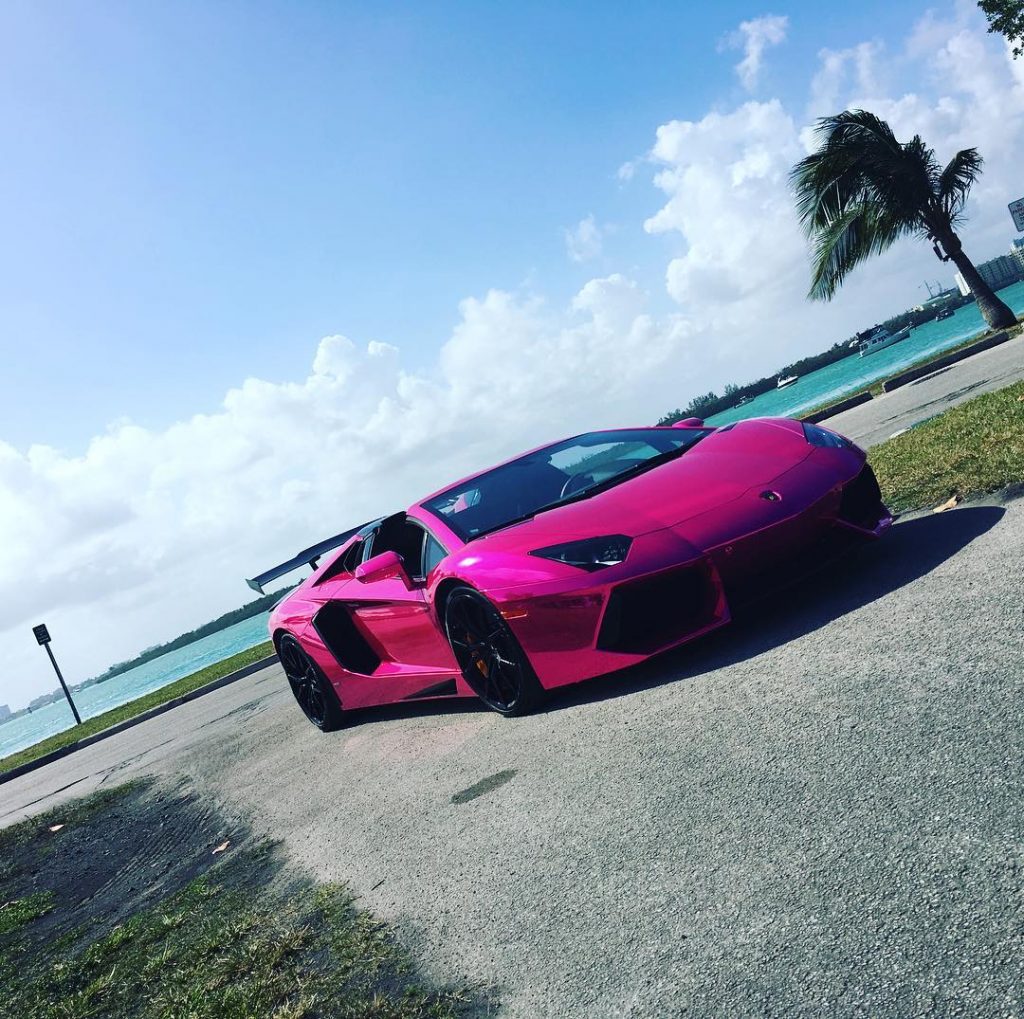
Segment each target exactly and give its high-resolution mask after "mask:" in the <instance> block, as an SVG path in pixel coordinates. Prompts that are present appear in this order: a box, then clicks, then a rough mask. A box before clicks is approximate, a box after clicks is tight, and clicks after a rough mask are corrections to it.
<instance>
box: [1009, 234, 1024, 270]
mask: <svg viewBox="0 0 1024 1019" xmlns="http://www.w3.org/2000/svg"><path fill="white" fill-rule="evenodd" d="M1010 254H1011V255H1012V256H1013V257H1014V258H1015V259H1017V261H1018V262H1019V263H1020V267H1021V270H1022V271H1024V237H1018V238H1017V239H1016V240H1014V241H1013V242H1011V245H1010Z"/></svg>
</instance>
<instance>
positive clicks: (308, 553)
mask: <svg viewBox="0 0 1024 1019" xmlns="http://www.w3.org/2000/svg"><path fill="white" fill-rule="evenodd" d="M382 519H383V518H382ZM378 523H380V520H371V521H369V522H368V523H365V524H360V525H359V526H358V527H353V528H351V529H350V530H348V531H342V532H341V534H336V535H335V536H334V537H333V538H324V540H323V541H319V542H317V543H316V544H315V545H310V546H309V548H304V549H303V550H302V551H301V552H299V553H298V554H296V555H294V556H292V558H291V559H289V560H288V561H287V562H284V563H280V564H279V565H277V566H271V568H270V569H269V570H264V571H263V572H262V573H258V574H257V575H256V576H255V577H253V578H252V579H250V580H246V583H247V584H248V585H249V586H250V587H251V588H252V589H253V590H254V591H258V592H259V593H260V594H266V591H264V590H263V585H264V584H269V583H270V582H271V581H272V580H277V578H278V577H283V576H284V575H285V574H286V573H291V572H292V570H297V569H299V568H300V567H302V566H309V567H311V568H312V569H314V570H315V569H316V564H317V563H318V562H319V561H320V557H321V556H323V555H326V554H327V553H328V552H330V551H332V550H333V549H336V548H338V547H339V546H341V545H344V544H345V542H346V541H348V539H349V538H351V537H352V536H353V535H354V534H358V533H359V532H360V531H363V530H366V529H367V528H369V527H373V526H375V525H376V524H378Z"/></svg>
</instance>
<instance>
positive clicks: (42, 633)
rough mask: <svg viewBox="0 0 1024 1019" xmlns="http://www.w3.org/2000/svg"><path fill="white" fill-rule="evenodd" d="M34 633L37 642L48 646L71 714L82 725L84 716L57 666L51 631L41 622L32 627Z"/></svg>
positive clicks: (47, 650) (51, 660)
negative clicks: (51, 642) (51, 643)
mask: <svg viewBox="0 0 1024 1019" xmlns="http://www.w3.org/2000/svg"><path fill="white" fill-rule="evenodd" d="M32 633H33V634H35V638H36V643H37V644H40V645H42V646H43V647H45V648H46V653H47V654H48V655H49V656H50V662H51V664H52V665H53V671H54V672H56V673H57V678H58V679H59V680H60V688H61V689H62V690H63V691H64V696H65V697H67V699H68V705H69V706H70V707H71V714H73V715H74V716H75V723H76V724H77V725H81V724H82V716H81V715H80V714H79V713H78V708H76V707H75V702H74V701H73V700H72V699H71V691H70V690H69V689H68V685H67V683H65V682H64V677H63V676H62V675H61V674H60V669H59V668H58V666H57V659H56V658H54V657H53V649H52V648H51V647H50V631H49V630H48V629H47V628H46V624H45V623H40V624H39V625H38V626H33V627H32Z"/></svg>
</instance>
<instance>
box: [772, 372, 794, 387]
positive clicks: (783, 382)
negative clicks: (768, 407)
mask: <svg viewBox="0 0 1024 1019" xmlns="http://www.w3.org/2000/svg"><path fill="white" fill-rule="evenodd" d="M798 378H800V376H799V375H787V376H786V377H785V378H782V377H781V376H780V377H779V381H778V382H776V383H775V388H776V389H785V388H786V386H791V385H793V383H794V382H796V380H797V379H798Z"/></svg>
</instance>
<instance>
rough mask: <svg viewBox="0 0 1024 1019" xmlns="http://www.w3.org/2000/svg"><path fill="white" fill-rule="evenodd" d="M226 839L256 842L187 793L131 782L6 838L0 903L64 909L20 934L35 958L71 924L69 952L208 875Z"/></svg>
mask: <svg viewBox="0 0 1024 1019" xmlns="http://www.w3.org/2000/svg"><path fill="white" fill-rule="evenodd" d="M58 826H59V827H58ZM51 828H56V829H57V830H55V831H51V830H50V829H51ZM225 839H229V840H230V842H231V845H232V846H233V847H235V848H236V849H237V848H241V847H242V846H244V845H246V844H248V843H250V842H251V840H252V835H251V832H250V830H249V828H248V827H247V826H245V825H243V824H242V823H241V822H228V821H226V820H225V818H224V817H223V816H222V815H220V814H218V813H216V812H214V811H212V810H211V809H210V808H209V807H208V806H204V805H203V804H202V803H201V802H200V801H199V799H198V798H197V797H196V796H195V795H194V794H193V793H191V792H189V791H188V790H187V789H186V788H184V787H179V788H177V789H174V790H162V789H158V788H155V787H153V786H152V785H151V784H149V783H142V782H137V783H130V784H128V785H123V786H120V787H118V788H116V789H113V790H110V791H109V792H101V793H98V794H96V795H94V796H91V797H89V798H87V799H85V800H81V801H77V802H73V803H70V804H67V805H66V806H62V807H58V808H56V809H54V810H51V811H48V812H47V813H45V814H43V815H41V816H40V817H38V818H35V819H33V820H32V821H30V822H25V823H23V824H21V825H17V826H15V827H13V828H8V829H5V830H4V831H0V898H2V900H3V901H4V902H16V901H21V900H23V899H25V898H28V897H30V896H42V895H46V896H49V897H50V899H51V901H52V902H53V903H54V904H55V906H59V907H60V908H55V909H53V910H51V911H49V912H48V913H47V914H46V915H45V916H43V917H41V918H40V919H38V920H36V922H34V923H33V924H32V925H31V926H30V927H29V928H27V929H26V930H25V931H24V932H23V937H22V939H21V941H22V944H21V950H22V951H23V952H24V953H26V954H27V955H29V956H32V957H34V956H36V955H38V954H39V951H40V950H43V951H45V950H46V947H47V945H48V944H49V942H50V941H52V940H53V939H54V938H55V937H58V936H63V937H65V939H66V940H67V935H68V930H67V928H68V917H69V916H73V917H74V922H73V923H72V924H71V925H70V926H71V929H72V930H74V931H75V937H74V938H71V939H70V940H71V942H72V944H71V945H70V946H69V947H73V946H74V943H76V942H77V941H78V940H79V939H80V938H84V937H86V936H95V935H102V934H103V933H105V932H106V931H109V930H111V929H113V928H114V927H116V926H117V925H118V924H120V923H123V922H124V921H125V920H126V919H127V918H128V917H130V916H132V915H134V914H135V913H137V912H139V911H140V910H144V909H146V908H149V907H150V906H151V905H152V904H153V903H155V902H157V901H159V900H160V899H163V898H166V897H167V896H170V895H172V894H174V893H175V892H178V891H180V890H181V889H182V888H184V887H185V886H186V885H187V884H188V883H189V882H191V881H193V880H194V879H195V878H197V877H199V876H200V875H202V874H204V873H206V871H208V870H209V869H210V868H211V867H212V866H213V865H214V864H216V863H217V862H218V861H217V858H216V857H215V856H213V849H214V848H215V847H216V846H218V845H219V844H221V843H223V842H224V840H225ZM267 866H268V868H269V869H268V873H267V874H265V875H262V877H263V878H264V879H267V878H270V877H272V873H271V872H270V871H272V870H277V869H280V866H281V864H280V862H279V861H275V860H273V859H272V857H271V856H270V855H269V854H267ZM2 947H3V944H2V941H0V948H2Z"/></svg>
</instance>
